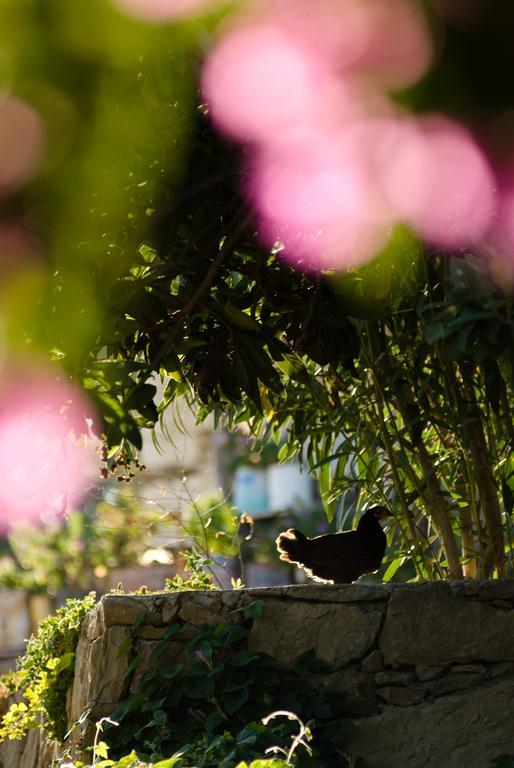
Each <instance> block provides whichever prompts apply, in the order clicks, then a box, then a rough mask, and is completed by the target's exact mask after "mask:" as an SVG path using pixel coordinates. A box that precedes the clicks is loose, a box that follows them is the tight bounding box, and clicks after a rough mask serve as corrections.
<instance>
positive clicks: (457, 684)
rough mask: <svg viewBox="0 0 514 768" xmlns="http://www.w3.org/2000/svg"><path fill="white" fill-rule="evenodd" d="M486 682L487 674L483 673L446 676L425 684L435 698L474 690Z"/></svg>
mask: <svg viewBox="0 0 514 768" xmlns="http://www.w3.org/2000/svg"><path fill="white" fill-rule="evenodd" d="M486 680H487V674H486V673H485V672H484V673H482V674H481V675H480V674H475V675H470V674H469V673H466V672H464V673H463V674H447V675H445V676H444V677H440V678H438V679H437V680H433V681H432V682H430V683H426V685H427V689H428V691H429V692H430V695H431V696H432V697H434V698H437V697H438V696H447V695H448V694H449V693H455V692H456V691H464V690H466V688H474V687H476V686H477V685H479V684H481V683H484V682H486Z"/></svg>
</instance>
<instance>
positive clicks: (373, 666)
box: [361, 651, 384, 672]
mask: <svg viewBox="0 0 514 768" xmlns="http://www.w3.org/2000/svg"><path fill="white" fill-rule="evenodd" d="M361 667H362V669H363V670H364V671H365V672H380V671H381V670H382V669H384V660H383V658H382V654H381V653H380V651H372V652H371V653H370V654H369V656H366V658H364V659H363V660H362V664H361Z"/></svg>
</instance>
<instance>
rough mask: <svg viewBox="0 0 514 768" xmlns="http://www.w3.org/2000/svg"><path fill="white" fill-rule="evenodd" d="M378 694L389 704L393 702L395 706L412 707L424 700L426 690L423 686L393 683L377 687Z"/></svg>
mask: <svg viewBox="0 0 514 768" xmlns="http://www.w3.org/2000/svg"><path fill="white" fill-rule="evenodd" d="M377 696H379V697H380V698H381V699H383V700H384V701H386V702H387V703H388V704H393V705H394V706H395V707H412V706H413V705H414V704H419V703H420V702H422V701H423V699H424V698H425V696H426V691H425V690H423V688H414V687H409V686H405V687H404V686H401V687H397V686H392V685H391V686H386V687H384V688H377Z"/></svg>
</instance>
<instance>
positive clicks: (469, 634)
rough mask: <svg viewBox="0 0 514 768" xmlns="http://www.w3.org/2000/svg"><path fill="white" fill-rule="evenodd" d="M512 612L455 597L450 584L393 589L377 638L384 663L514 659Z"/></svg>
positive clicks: (442, 662)
mask: <svg viewBox="0 0 514 768" xmlns="http://www.w3.org/2000/svg"><path fill="white" fill-rule="evenodd" d="M513 635H514V611H499V610H498V609H496V608H493V607H491V606H490V605H486V604H484V603H482V602H479V601H478V600H466V599H465V598H463V597H456V596H455V595H454V594H452V591H451V589H450V587H449V585H448V584H445V583H437V584H422V585H416V586H410V587H409V586H402V587H398V588H397V589H395V590H393V592H392V594H391V598H390V600H389V603H388V608H387V615H386V620H385V623H384V628H383V631H382V633H381V636H380V649H381V651H382V653H383V656H384V661H385V663H386V665H387V664H410V665H416V664H417V663H419V661H420V660H423V661H424V663H425V665H435V666H437V665H440V664H445V663H448V662H451V661H457V662H458V661H460V662H468V661H475V660H477V661H491V662H495V661H507V660H509V661H510V660H514V643H511V644H510V647H508V644H506V642H505V638H506V637H512V636H513Z"/></svg>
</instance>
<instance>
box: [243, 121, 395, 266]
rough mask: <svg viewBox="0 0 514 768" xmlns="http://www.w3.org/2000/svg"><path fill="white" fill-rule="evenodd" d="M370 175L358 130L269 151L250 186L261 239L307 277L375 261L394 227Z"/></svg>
mask: <svg viewBox="0 0 514 768" xmlns="http://www.w3.org/2000/svg"><path fill="white" fill-rule="evenodd" d="M370 170H371V169H370V167H369V166H368V164H367V161H366V158H365V155H364V153H363V151H362V147H361V146H360V145H359V143H358V141H357V138H356V136H355V134H354V133H353V132H352V131H351V130H348V131H346V132H345V131H342V132H338V133H329V134H325V135H317V136H312V137H303V138H302V139H299V140H298V141H296V142H288V143H287V144H285V145H278V144H277V145H274V146H270V147H267V148H264V149H263V150H261V151H260V152H258V153H257V154H256V156H255V160H254V170H253V173H250V181H249V189H250V192H249V194H250V197H251V199H253V201H254V204H255V206H256V208H257V210H258V213H259V215H260V232H261V236H262V237H263V239H264V240H265V242H267V243H268V245H272V244H273V243H274V242H275V241H280V242H281V243H282V244H283V246H284V252H283V254H281V255H282V256H283V257H284V258H286V259H287V260H288V261H290V262H291V263H293V264H298V265H299V266H301V267H302V268H304V269H308V270H309V269H324V268H326V269H344V268H347V267H349V266H356V265H358V264H360V263H362V262H363V261H365V260H367V259H369V258H370V257H371V256H372V255H373V253H374V251H375V249H376V248H377V247H380V245H381V244H382V243H383V240H384V237H385V232H386V229H387V226H388V224H389V223H390V221H389V218H388V215H387V213H388V212H387V208H386V206H385V201H384V198H383V197H382V196H381V194H380V190H379V188H378V186H377V185H376V183H375V182H374V179H373V178H372V176H371V174H370Z"/></svg>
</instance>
